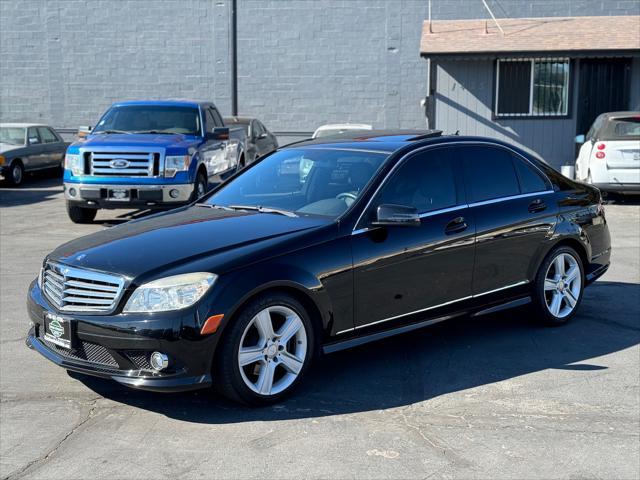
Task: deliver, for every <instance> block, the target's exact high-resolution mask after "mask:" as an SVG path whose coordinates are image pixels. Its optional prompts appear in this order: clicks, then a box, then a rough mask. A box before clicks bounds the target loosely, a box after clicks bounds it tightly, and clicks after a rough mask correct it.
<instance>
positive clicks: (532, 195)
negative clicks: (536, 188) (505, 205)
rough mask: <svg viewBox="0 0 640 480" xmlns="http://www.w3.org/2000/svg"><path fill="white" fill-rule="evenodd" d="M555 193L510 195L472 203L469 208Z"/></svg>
mask: <svg viewBox="0 0 640 480" xmlns="http://www.w3.org/2000/svg"><path fill="white" fill-rule="evenodd" d="M550 193H555V192H554V191H553V190H543V191H541V192H533V193H520V194H518V195H510V196H508V197H500V198H493V199H491V200H483V201H481V202H474V203H470V204H469V207H479V206H481V205H490V204H492V203H499V202H506V201H508V200H517V199H518V198H527V197H535V196H536V195H549V194H550Z"/></svg>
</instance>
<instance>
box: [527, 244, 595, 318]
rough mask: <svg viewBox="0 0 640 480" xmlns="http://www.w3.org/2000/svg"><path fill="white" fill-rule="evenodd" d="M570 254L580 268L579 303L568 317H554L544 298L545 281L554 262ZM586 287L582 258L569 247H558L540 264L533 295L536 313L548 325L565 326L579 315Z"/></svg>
mask: <svg viewBox="0 0 640 480" xmlns="http://www.w3.org/2000/svg"><path fill="white" fill-rule="evenodd" d="M563 253H566V254H569V255H571V256H572V257H573V258H574V259H575V260H576V262H577V263H578V267H579V268H580V277H581V280H582V281H581V282H580V295H579V296H578V301H577V302H576V305H575V307H574V308H573V311H572V312H571V313H570V314H569V315H567V316H566V317H562V318H558V317H556V316H554V315H553V314H552V313H551V312H550V311H549V309H548V308H547V302H546V299H545V296H544V281H545V277H546V274H547V270H548V269H549V266H550V265H551V263H552V262H553V260H554V259H555V258H556V257H557V256H558V255H560V254H563ZM584 287H585V275H584V265H583V264H582V258H581V257H580V255H579V254H578V252H576V251H575V250H574V249H573V248H571V247H567V246H560V247H556V248H554V249H553V250H551V252H549V254H548V255H547V256H546V257H545V259H544V261H543V262H542V263H541V264H540V267H539V268H538V273H537V274H536V280H535V291H534V293H533V300H534V305H535V307H536V308H535V310H536V313H537V314H538V315H539V316H540V318H541V320H542V321H543V322H544V323H546V324H547V325H564V324H565V323H567V322H568V321H569V320H571V319H572V318H573V317H574V315H575V314H576V313H577V311H578V309H579V308H580V304H581V303H582V297H583V296H584Z"/></svg>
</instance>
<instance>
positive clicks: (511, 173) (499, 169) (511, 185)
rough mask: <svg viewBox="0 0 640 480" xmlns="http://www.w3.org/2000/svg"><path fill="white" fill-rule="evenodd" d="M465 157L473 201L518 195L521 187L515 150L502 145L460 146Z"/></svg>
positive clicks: (461, 153) (468, 187)
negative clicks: (517, 174)
mask: <svg viewBox="0 0 640 480" xmlns="http://www.w3.org/2000/svg"><path fill="white" fill-rule="evenodd" d="M456 155H459V156H461V157H462V160H463V164H464V170H465V184H466V186H467V201H468V202H469V203H474V202H482V201H485V200H493V199H496V198H501V197H508V196H510V195H518V194H519V193H520V188H519V186H518V178H517V177H516V172H515V169H514V168H513V162H512V160H511V153H509V152H508V151H506V150H503V149H501V148H496V147H485V146H480V145H478V146H470V147H458V148H457V149H456Z"/></svg>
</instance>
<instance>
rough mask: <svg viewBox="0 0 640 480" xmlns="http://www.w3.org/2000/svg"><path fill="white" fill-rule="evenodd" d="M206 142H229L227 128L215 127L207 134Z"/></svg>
mask: <svg viewBox="0 0 640 480" xmlns="http://www.w3.org/2000/svg"><path fill="white" fill-rule="evenodd" d="M207 140H229V128H228V127H215V128H214V129H213V130H211V131H210V132H207Z"/></svg>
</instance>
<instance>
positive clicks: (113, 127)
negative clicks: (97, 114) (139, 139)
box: [92, 105, 200, 135]
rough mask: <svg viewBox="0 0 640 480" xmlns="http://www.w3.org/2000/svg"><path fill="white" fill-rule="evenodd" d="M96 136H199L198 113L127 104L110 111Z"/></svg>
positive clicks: (186, 108)
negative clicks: (123, 134)
mask: <svg viewBox="0 0 640 480" xmlns="http://www.w3.org/2000/svg"><path fill="white" fill-rule="evenodd" d="M92 133H94V134H96V133H155V134H157V133H167V134H171V133H181V134H184V135H200V112H199V110H198V109H197V108H194V107H174V106H166V105H129V106H122V107H113V108H111V109H110V110H109V111H108V112H107V113H106V114H105V115H104V116H103V117H102V118H101V119H100V123H98V125H97V126H96V128H94V129H93V132H92Z"/></svg>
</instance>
